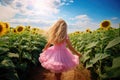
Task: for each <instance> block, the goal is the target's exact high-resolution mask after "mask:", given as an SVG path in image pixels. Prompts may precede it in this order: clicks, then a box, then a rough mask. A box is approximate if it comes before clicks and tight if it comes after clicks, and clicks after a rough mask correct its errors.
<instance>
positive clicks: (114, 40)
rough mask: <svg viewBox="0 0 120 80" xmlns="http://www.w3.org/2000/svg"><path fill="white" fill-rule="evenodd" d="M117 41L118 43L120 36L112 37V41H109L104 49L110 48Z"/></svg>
mask: <svg viewBox="0 0 120 80" xmlns="http://www.w3.org/2000/svg"><path fill="white" fill-rule="evenodd" d="M119 43H120V37H117V38H115V39H113V40H112V41H110V42H109V43H108V45H107V46H106V48H105V49H108V48H111V47H113V46H115V45H117V44H119Z"/></svg>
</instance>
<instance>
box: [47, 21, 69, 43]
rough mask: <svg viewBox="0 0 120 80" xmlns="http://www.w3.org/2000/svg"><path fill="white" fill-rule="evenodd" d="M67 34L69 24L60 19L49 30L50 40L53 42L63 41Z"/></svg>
mask: <svg viewBox="0 0 120 80" xmlns="http://www.w3.org/2000/svg"><path fill="white" fill-rule="evenodd" d="M66 35H67V24H66V22H65V21H64V20H62V19H60V20H58V21H57V22H56V23H55V24H54V25H53V26H52V27H51V28H50V29H49V30H48V42H49V43H53V44H58V43H61V42H62V41H64V40H65V38H66Z"/></svg>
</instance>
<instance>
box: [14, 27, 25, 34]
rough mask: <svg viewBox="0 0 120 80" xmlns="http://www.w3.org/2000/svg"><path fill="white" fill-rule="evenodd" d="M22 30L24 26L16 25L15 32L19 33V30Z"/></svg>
mask: <svg viewBox="0 0 120 80" xmlns="http://www.w3.org/2000/svg"><path fill="white" fill-rule="evenodd" d="M23 31H24V26H17V27H16V32H17V33H21V32H23Z"/></svg>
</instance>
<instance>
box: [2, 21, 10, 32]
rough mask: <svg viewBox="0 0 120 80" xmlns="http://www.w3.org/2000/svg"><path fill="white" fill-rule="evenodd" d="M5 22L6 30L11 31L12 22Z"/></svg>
mask: <svg viewBox="0 0 120 80" xmlns="http://www.w3.org/2000/svg"><path fill="white" fill-rule="evenodd" d="M3 24H4V25H5V28H6V32H9V31H10V24H9V23H7V22H4V23H3Z"/></svg>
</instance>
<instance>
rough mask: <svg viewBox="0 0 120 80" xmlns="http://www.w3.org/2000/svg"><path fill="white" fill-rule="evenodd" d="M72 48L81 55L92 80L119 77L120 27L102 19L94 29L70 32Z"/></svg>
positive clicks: (115, 78)
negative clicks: (112, 25)
mask: <svg viewBox="0 0 120 80" xmlns="http://www.w3.org/2000/svg"><path fill="white" fill-rule="evenodd" d="M70 39H71V42H72V45H73V46H74V48H75V49H76V50H77V51H79V52H81V54H82V55H83V56H82V58H81V62H82V63H83V64H84V66H85V67H86V68H87V69H89V70H90V71H91V74H92V80H119V79H120V28H118V29H114V28H112V27H110V21H107V20H106V21H103V22H102V23H101V24H100V28H99V29H97V30H95V31H90V29H87V30H86V32H80V31H76V32H74V33H71V34H70Z"/></svg>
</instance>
